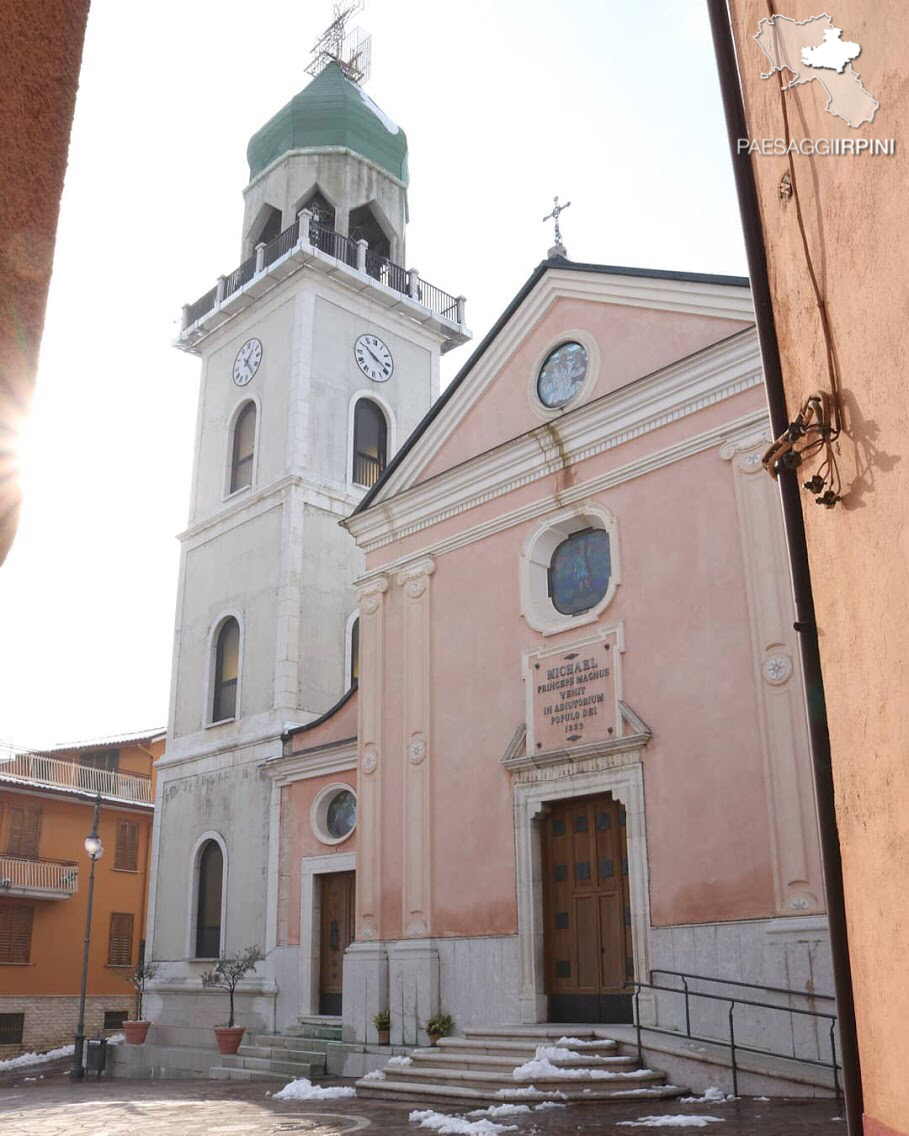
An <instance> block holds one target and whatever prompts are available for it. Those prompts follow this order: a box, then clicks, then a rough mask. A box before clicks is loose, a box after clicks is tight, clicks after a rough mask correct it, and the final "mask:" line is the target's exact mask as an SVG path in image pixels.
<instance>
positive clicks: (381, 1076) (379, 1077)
mask: <svg viewBox="0 0 909 1136" xmlns="http://www.w3.org/2000/svg"><path fill="white" fill-rule="evenodd" d="M362 1080H364V1081H384V1080H385V1072H384V1070H382V1069H373V1071H372V1072H371V1073H366V1074H365V1075H364V1076H363V1077H362Z"/></svg>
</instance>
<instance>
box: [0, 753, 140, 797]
mask: <svg viewBox="0 0 909 1136" xmlns="http://www.w3.org/2000/svg"><path fill="white" fill-rule="evenodd" d="M4 785H22V786H25V785H31V786H35V787H38V786H42V787H45V788H48V789H61V790H69V791H70V792H77V793H79V795H80V796H83V795H84V796H92V797H96V796H97V795H98V794H99V793H100V795H101V796H102V797H109V798H112V799H116V800H120V801H127V802H129V803H130V804H133V805H147V806H148V807H151V806H152V805H153V804H154V795H153V792H152V781H151V778H150V777H143V776H142V775H141V774H138V773H119V772H112V771H111V770H107V769H95V768H94V767H93V766H91V765H80V764H79V763H78V762H77V761H61V760H60V758H57V757H48V756H46V755H45V754H43V753H12V755H11V756H9V757H6V756H5V755H4V754H3V753H0V788H2V787H3V786H4Z"/></svg>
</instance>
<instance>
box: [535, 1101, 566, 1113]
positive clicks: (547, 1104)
mask: <svg viewBox="0 0 909 1136" xmlns="http://www.w3.org/2000/svg"><path fill="white" fill-rule="evenodd" d="M547 1108H565V1105H563V1104H559V1103H558V1101H540V1103H539V1104H535V1105H534V1106H533V1111H534V1112H542V1111H543V1110H544V1109H547Z"/></svg>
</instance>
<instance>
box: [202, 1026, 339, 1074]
mask: <svg viewBox="0 0 909 1136" xmlns="http://www.w3.org/2000/svg"><path fill="white" fill-rule="evenodd" d="M337 1021H338V1019H337V1018H306V1019H304V1020H303V1021H302V1022H301V1024H300V1026H299V1027H297V1028H296V1029H294V1030H292V1031H289V1032H287V1033H282V1034H270V1033H260V1034H256V1036H255V1037H254V1038H253V1044H252V1045H241V1046H240V1048H239V1049H238V1050H237V1053H236V1055H235V1056H229V1055H227V1054H224V1055H222V1056H221V1059H220V1060H221V1064H220V1065H215V1066H213V1067H212V1068H211V1069H210V1070H209V1074H208V1075H209V1077H210V1078H211V1079H212V1080H215V1081H283V1082H287V1081H293V1080H295V1079H296V1078H297V1077H308V1078H309V1080H311V1081H314V1080H316V1079H318V1078H319V1077H324V1076H325V1061H326V1053H327V1051H328V1046H329V1045H330V1044H331V1043H332V1042H338V1041H340V1040H341V1027H340V1025H338V1024H337Z"/></svg>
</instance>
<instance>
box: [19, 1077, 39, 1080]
mask: <svg viewBox="0 0 909 1136" xmlns="http://www.w3.org/2000/svg"><path fill="white" fill-rule="evenodd" d="M22 1080H23V1081H37V1080H38V1078H37V1077H23V1078H22Z"/></svg>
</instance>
